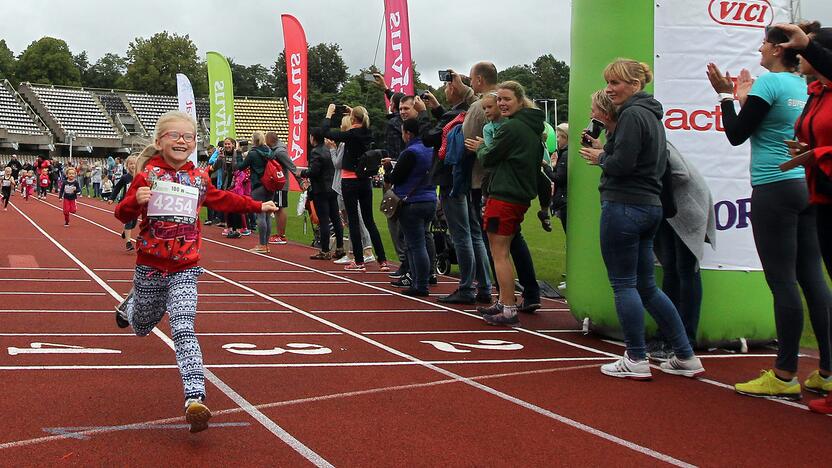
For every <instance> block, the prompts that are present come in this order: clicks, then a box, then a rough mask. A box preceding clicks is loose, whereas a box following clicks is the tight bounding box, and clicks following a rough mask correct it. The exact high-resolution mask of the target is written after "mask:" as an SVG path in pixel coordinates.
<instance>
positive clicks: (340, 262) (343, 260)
mask: <svg viewBox="0 0 832 468" xmlns="http://www.w3.org/2000/svg"><path fill="white" fill-rule="evenodd" d="M332 263H334V264H336V265H349V264H350V263H352V259H351V258H350V256H349V255H344V256H343V257H341V258H339V259H338V260H333V261H332Z"/></svg>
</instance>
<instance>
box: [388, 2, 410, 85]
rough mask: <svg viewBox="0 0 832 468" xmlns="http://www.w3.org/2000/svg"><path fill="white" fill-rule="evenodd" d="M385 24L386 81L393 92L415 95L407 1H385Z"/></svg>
mask: <svg viewBox="0 0 832 468" xmlns="http://www.w3.org/2000/svg"><path fill="white" fill-rule="evenodd" d="M384 24H385V29H386V31H387V51H386V53H385V54H384V80H385V82H386V83H387V87H388V88H390V89H392V90H393V92H397V93H404V94H407V95H413V71H412V66H411V61H410V23H409V20H408V15H407V0H384Z"/></svg>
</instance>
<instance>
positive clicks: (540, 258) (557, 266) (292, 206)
mask: <svg viewBox="0 0 832 468" xmlns="http://www.w3.org/2000/svg"><path fill="white" fill-rule="evenodd" d="M299 196H300V194H299V193H298V192H289V220H288V222H287V224H286V236H287V237H288V238H289V240H291V241H295V242H299V243H302V244H306V245H310V244H311V243H312V226H311V224H310V223H309V221H308V218H307V220H306V232H304V217H303V216H295V213H296V206H297V202H298V197H299ZM373 197H374V198H373V202H374V203H376V204H378V203H381V195H380V193H379V191H378V190H376V191H375V193H374V194H373ZM535 210H536V206H535V205H532V207H531V208H530V209H529V212H528V213H527V214H528V216H526V219H525V220H524V221H523V229H522V230H523V236H524V237H525V238H526V243H528V244H529V250H530V251H531V254H532V258H533V259H534V268H535V272H536V273H537V278H538V279H541V280H544V281H546V282H547V283H549V284H550V285H552V286H553V287H557V285H558V284H559V283H560V282H561V281H564V278H565V274H566V237H565V235H564V233H563V229H562V228H561V225H560V220H558V219H556V218H552V232H546V231H544V230H543V229H542V228H541V226H540V221H539V220H538V219H537V216H535V215H534V213H535ZM373 217H374V218H375V221H376V226H377V227H378V230H379V233H380V234H381V239H382V241H383V242H384V251H385V252H386V253H387V256H388V257H390V258H393V257H394V255H391V252H394V251H395V250H394V248H393V243H392V241H391V240H390V233H389V231H388V230H387V220H386V219H385V217H384V215H383V214H382V213H381V211H379V210H374V211H373ZM202 218H203V219H205V210H204V209H203V214H202ZM451 272H452V273H458V272H459V270H458V269H457V267H456V265H454V266H453V268H452V270H451ZM828 278H829V277H828V276H827V280H828ZM706 294H707V292H706ZM806 310H807V309H806V306H805V304H804V311H806ZM805 314H806V315H805V319H804V326H803V336H802V338H801V346H803V347H806V348H812V349H817V347H818V344H817V340H816V339H815V334H814V332H812V326H811V324H810V323H809V316H808V312H805Z"/></svg>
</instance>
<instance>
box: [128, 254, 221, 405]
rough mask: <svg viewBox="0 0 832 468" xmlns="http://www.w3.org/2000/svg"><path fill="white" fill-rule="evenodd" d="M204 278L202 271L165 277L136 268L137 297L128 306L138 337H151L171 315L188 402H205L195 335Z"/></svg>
mask: <svg viewBox="0 0 832 468" xmlns="http://www.w3.org/2000/svg"><path fill="white" fill-rule="evenodd" d="M200 274H202V268H200V267H193V268H188V269H187V270H183V271H180V272H176V273H171V274H168V275H163V274H162V272H160V271H158V270H156V269H154V268H151V267H147V266H143V265H136V273H135V275H134V277H133V291H134V292H133V297H132V298H131V299H130V300H129V301H128V302H127V319H128V321H129V322H130V325H132V326H133V330H134V331H135V332H136V335H138V336H147V335H148V334H150V332H151V331H152V330H153V328H154V327H155V326H156V325H157V324H158V323H159V322H160V321H161V320H162V318H163V317H164V316H165V311H167V312H168V314H169V316H170V328H171V330H172V331H173V344H174V348H175V350H176V364H177V365H178V366H179V373H180V374H181V375H182V386H183V387H184V389H185V399H188V398H202V399H205V374H204V372H203V367H202V351H201V350H200V348H199V342H198V341H197V340H196V334H195V333H194V320H195V319H196V303H197V289H196V280H197V278H198V277H199V275H200Z"/></svg>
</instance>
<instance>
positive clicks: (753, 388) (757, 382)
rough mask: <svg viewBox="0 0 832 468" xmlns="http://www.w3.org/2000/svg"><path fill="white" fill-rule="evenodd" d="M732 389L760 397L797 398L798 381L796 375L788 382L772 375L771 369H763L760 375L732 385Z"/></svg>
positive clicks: (798, 395)
mask: <svg viewBox="0 0 832 468" xmlns="http://www.w3.org/2000/svg"><path fill="white" fill-rule="evenodd" d="M734 391H736V392H737V393H739V394H741V395H748V396H753V397H760V398H780V399H783V400H799V399H800V398H801V395H800V382H799V381H798V380H797V377H795V378H793V379H792V380H791V381H790V382H784V381H782V380H780V379H778V378H777V376H776V375H774V371H773V370H764V371H762V372H760V376H759V377H757V378H756V379H754V380H749V381H748V382H744V383H738V384H736V385H734Z"/></svg>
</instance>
